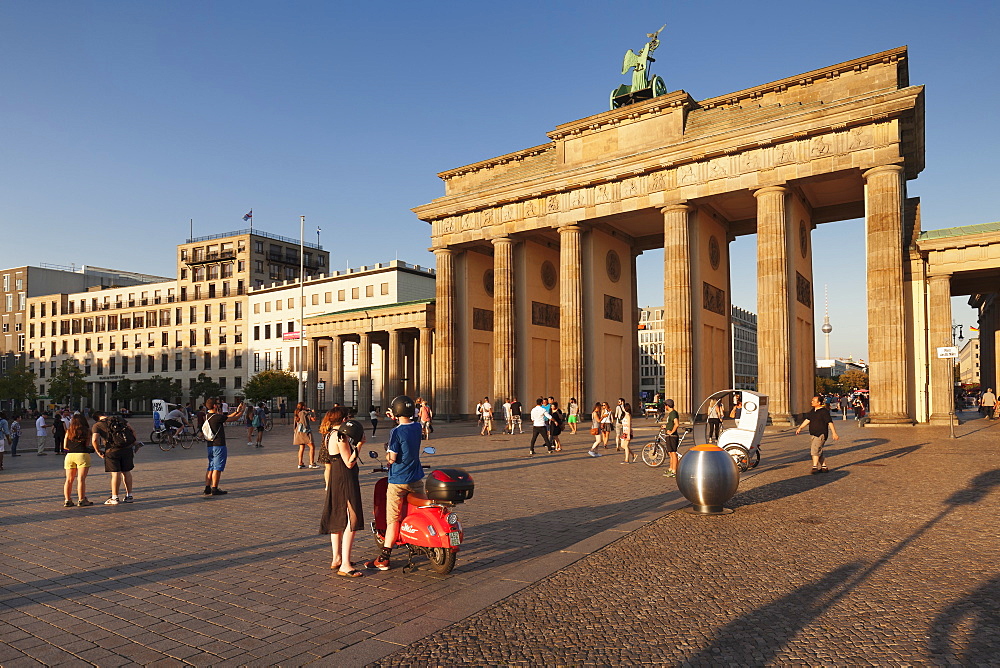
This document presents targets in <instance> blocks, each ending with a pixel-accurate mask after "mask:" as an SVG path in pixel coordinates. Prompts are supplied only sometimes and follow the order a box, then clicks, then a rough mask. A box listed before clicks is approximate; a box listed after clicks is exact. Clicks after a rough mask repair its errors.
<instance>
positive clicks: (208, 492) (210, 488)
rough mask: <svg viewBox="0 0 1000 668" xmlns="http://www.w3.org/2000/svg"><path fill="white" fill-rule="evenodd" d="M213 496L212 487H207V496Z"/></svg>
mask: <svg viewBox="0 0 1000 668" xmlns="http://www.w3.org/2000/svg"><path fill="white" fill-rule="evenodd" d="M211 494H212V487H211V486H210V485H205V496H210V495H211Z"/></svg>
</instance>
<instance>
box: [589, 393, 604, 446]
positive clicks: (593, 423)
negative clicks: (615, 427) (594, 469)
mask: <svg viewBox="0 0 1000 668" xmlns="http://www.w3.org/2000/svg"><path fill="white" fill-rule="evenodd" d="M602 408H603V406H602V404H601V402H600V401H598V402H597V403H595V404H594V410H593V411H591V413H590V434H591V436H593V437H594V444H593V445H592V446H590V450H588V451H587V454H588V455H590V456H591V457H600V456H601V453H600V452H598V451H597V449H598V448H599V447H601V410H602Z"/></svg>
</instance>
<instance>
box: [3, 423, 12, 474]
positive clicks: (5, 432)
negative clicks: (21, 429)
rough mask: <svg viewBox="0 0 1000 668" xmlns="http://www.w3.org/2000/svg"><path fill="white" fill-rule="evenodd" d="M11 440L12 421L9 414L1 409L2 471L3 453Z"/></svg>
mask: <svg viewBox="0 0 1000 668" xmlns="http://www.w3.org/2000/svg"><path fill="white" fill-rule="evenodd" d="M10 440H11V437H10V422H8V421H7V414H6V413H4V412H3V411H0V471H3V455H4V452H6V451H7V444H8V443H10Z"/></svg>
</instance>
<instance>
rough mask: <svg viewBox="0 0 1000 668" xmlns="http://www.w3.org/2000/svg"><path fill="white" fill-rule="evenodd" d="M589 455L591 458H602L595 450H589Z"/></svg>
mask: <svg viewBox="0 0 1000 668" xmlns="http://www.w3.org/2000/svg"><path fill="white" fill-rule="evenodd" d="M587 454H588V455H590V456H591V457H600V454H598V453H597V452H596V451H594V450H587Z"/></svg>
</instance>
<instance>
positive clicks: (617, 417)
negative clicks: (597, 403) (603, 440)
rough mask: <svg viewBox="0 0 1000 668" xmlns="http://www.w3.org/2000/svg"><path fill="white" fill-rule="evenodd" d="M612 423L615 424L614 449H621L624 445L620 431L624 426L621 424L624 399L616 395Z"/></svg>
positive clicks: (623, 412) (622, 431) (623, 414)
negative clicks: (616, 400) (616, 401)
mask: <svg viewBox="0 0 1000 668" xmlns="http://www.w3.org/2000/svg"><path fill="white" fill-rule="evenodd" d="M613 416H614V425H615V451H616V452H617V451H618V450H621V449H622V447H623V446H624V443H622V433H624V428H623V426H622V418H623V417H624V416H625V399H624V397H618V404H617V405H616V406H615V410H614V414H613Z"/></svg>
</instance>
